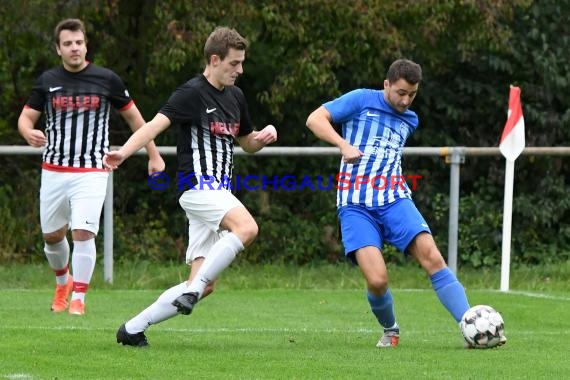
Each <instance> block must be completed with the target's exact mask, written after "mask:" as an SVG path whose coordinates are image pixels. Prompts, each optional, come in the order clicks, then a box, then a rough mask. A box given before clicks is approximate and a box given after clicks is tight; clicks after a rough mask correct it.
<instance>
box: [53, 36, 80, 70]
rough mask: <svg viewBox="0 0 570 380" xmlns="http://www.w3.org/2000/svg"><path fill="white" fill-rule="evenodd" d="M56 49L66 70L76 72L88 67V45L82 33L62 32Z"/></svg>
mask: <svg viewBox="0 0 570 380" xmlns="http://www.w3.org/2000/svg"><path fill="white" fill-rule="evenodd" d="M56 48H57V54H58V55H59V56H60V57H61V61H62V62H63V66H64V67H65V69H66V70H68V71H71V72H76V71H80V70H83V68H85V66H86V65H87V63H86V62H85V55H86V54H87V45H86V44H85V36H84V35H83V32H82V31H80V30H75V31H73V30H65V29H64V30H62V31H61V32H60V33H59V45H57V46H56Z"/></svg>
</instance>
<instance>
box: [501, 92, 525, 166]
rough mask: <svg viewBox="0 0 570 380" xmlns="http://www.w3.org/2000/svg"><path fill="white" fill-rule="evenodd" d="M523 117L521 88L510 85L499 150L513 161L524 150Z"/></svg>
mask: <svg viewBox="0 0 570 380" xmlns="http://www.w3.org/2000/svg"><path fill="white" fill-rule="evenodd" d="M524 146H525V141H524V117H523V113H522V107H521V89H520V88H519V87H514V86H511V92H510V95H509V112H508V114H507V123H506V124H505V129H504V130H503V135H502V136H501V142H500V144H499V150H500V151H501V153H502V154H503V156H505V158H506V159H507V160H509V161H514V160H516V158H517V157H518V156H519V155H520V154H521V153H522V151H523V150H524Z"/></svg>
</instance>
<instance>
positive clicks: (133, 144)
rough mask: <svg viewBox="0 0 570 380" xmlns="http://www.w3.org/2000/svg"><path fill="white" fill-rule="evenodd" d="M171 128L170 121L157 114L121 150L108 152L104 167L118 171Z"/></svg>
mask: <svg viewBox="0 0 570 380" xmlns="http://www.w3.org/2000/svg"><path fill="white" fill-rule="evenodd" d="M169 126H170V119H169V118H168V117H166V116H165V115H163V114H161V113H157V114H156V116H155V117H154V119H152V120H151V121H149V122H148V123H145V124H143V126H142V127H140V128H139V129H138V130H137V131H136V132H135V133H133V135H132V136H131V137H130V138H129V139H128V140H127V142H126V143H125V145H123V146H122V147H121V148H120V149H119V150H114V151H109V152H107V154H105V157H103V165H105V167H106V168H107V169H109V170H115V169H117V168H118V167H119V165H120V164H121V163H122V162H123V161H125V160H126V159H127V158H129V157H130V156H131V155H132V154H133V153H135V152H137V151H138V150H139V149H141V148H142V147H143V146H145V145H147V144H148V143H149V142H151V141H152V140H153V139H154V138H155V137H156V136H158V135H159V134H160V133H161V132H162V131H164V130H165V129H166V128H168V127H169Z"/></svg>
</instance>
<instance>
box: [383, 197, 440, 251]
mask: <svg viewBox="0 0 570 380" xmlns="http://www.w3.org/2000/svg"><path fill="white" fill-rule="evenodd" d="M379 218H380V221H381V224H382V226H383V229H384V238H385V239H386V241H387V242H389V243H390V244H392V245H394V246H395V247H396V248H398V249H399V250H400V251H402V252H406V253H409V252H407V249H408V247H409V245H410V243H411V242H412V241H413V240H414V238H415V237H416V236H417V235H418V234H420V233H422V232H427V233H428V234H431V231H430V229H429V226H428V224H427V222H426V221H425V219H424V217H423V216H422V214H421V213H420V212H419V210H418V209H417V207H416V205H415V204H414V202H413V201H412V200H411V199H408V198H403V199H400V200H397V201H396V202H394V203H390V204H389V205H387V206H386V207H384V208H383V209H382V210H381V212H380V213H379Z"/></svg>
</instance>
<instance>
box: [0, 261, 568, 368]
mask: <svg viewBox="0 0 570 380" xmlns="http://www.w3.org/2000/svg"><path fill="white" fill-rule="evenodd" d="M561 268H562V269H564V266H562V267H561V266H558V267H553V268H534V271H533V270H532V268H528V270H526V269H525V270H523V269H524V268H519V270H518V271H513V273H512V274H511V279H512V282H511V284H513V283H514V284H518V282H519V281H520V283H521V284H524V285H525V286H524V287H519V288H518V289H515V290H513V291H511V292H499V291H497V290H494V289H495V288H497V287H498V283H499V278H498V277H497V278H495V277H496V276H495V275H494V274H493V273H488V274H485V273H477V272H467V271H464V272H463V273H462V272H461V271H460V278H462V279H463V282H464V283H465V285H466V287H467V291H468V296H469V298H470V301H471V304H478V303H485V304H491V305H493V306H494V307H495V308H496V309H498V310H499V311H500V312H501V313H502V315H503V317H504V319H505V323H506V334H507V336H508V339H509V340H508V343H507V344H506V345H505V346H504V347H501V348H498V349H493V350H466V349H464V348H463V343H462V338H461V336H460V333H459V331H458V328H457V326H456V324H455V323H454V321H453V320H452V318H451V317H450V316H449V315H448V314H447V312H446V311H445V310H444V309H443V307H442V306H441V305H440V304H439V302H438V300H437V298H436V296H435V294H434V293H433V291H431V290H429V283H428V281H427V280H426V278H425V276H424V275H422V273H421V271H420V270H419V269H418V268H416V267H415V266H406V267H399V268H390V271H391V274H392V276H391V279H392V282H393V286H392V291H393V293H394V297H395V301H396V313H397V316H398V320H399V323H400V325H401V328H402V336H401V340H400V345H399V346H398V347H397V348H396V349H382V350H380V349H376V348H375V347H374V345H375V344H376V341H377V339H378V337H379V335H380V331H379V328H378V326H377V324H376V323H375V321H374V318H373V317H372V315H371V313H370V311H369V309H368V305H367V303H366V300H365V297H364V291H363V290H362V286H363V284H362V280H361V278H360V274H359V273H358V271H357V270H356V269H355V268H352V267H350V266H348V265H346V266H345V265H340V266H320V267H311V268H289V267H283V266H280V267H272V266H264V267H259V266H257V267H256V266H247V265H235V266H232V267H230V268H229V269H228V270H227V272H226V273H224V277H223V278H222V280H221V282H220V286H219V288H218V290H217V291H216V293H215V294H214V295H213V296H212V297H208V298H206V299H204V300H203V301H201V303H200V304H199V306H198V308H196V310H195V311H194V313H193V314H192V315H191V316H177V317H175V318H172V319H170V320H168V321H165V322H163V323H161V324H158V325H155V326H152V327H151V328H150V329H149V330H148V332H147V336H148V339H149V342H150V344H151V347H150V348H148V349H134V348H132V347H123V346H120V345H118V344H117V343H116V342H115V332H116V330H117V328H118V327H119V325H120V324H121V323H123V322H124V321H126V320H127V319H129V318H130V317H132V316H133V315H135V314H136V313H138V312H139V311H140V310H142V308H144V307H146V306H147V305H149V304H150V303H151V302H153V301H154V300H155V299H156V297H157V296H158V295H160V293H161V292H162V290H163V289H164V288H166V287H168V286H170V285H172V284H175V283H176V282H177V281H178V280H181V279H183V278H184V277H185V276H186V271H185V268H184V267H183V266H176V265H172V266H166V267H164V266H160V265H150V264H145V263H139V264H138V265H135V266H132V267H128V266H117V268H116V270H115V282H114V284H112V285H111V284H106V283H104V282H103V281H102V279H101V278H100V277H101V273H102V271H101V268H98V269H97V273H96V276H95V281H94V282H93V285H92V289H91V290H90V292H89V294H88V296H87V314H86V315H85V316H83V317H77V316H70V315H69V314H67V313H63V314H53V313H51V312H50V311H49V304H50V301H51V296H52V291H53V289H52V288H53V278H52V277H51V274H50V273H49V270H47V264H46V265H27V266H20V265H18V266H8V267H6V266H5V267H2V268H0V289H2V290H0V321H1V323H0V379H183V378H185V379H187V378H202V379H371V378H386V379H561V378H564V377H567V376H568V373H570V364H568V360H567V353H568V340H569V339H570V328H569V326H568V310H569V308H570V287H566V288H565V287H564V285H565V284H567V282H566V281H568V280H567V278H568V277H569V276H568V275H564V276H563V277H560V278H559V277H558V276H557V275H558V274H563V273H562V271H561V270H562V269H561ZM566 273H569V272H566ZM553 275H554V277H552V276H553ZM487 276H488V278H487V279H486V280H481V278H482V277H483V278H486V277H487ZM548 276H550V277H549V278H550V280H549V281H548V282H545V280H544V279H545V278H546V277H548ZM178 277H180V278H178ZM519 277H520V278H519ZM523 277H524V278H525V279H526V281H524V279H523ZM481 281H483V282H481ZM529 284H530V285H533V284H534V285H535V286H534V287H531V286H530V285H529ZM486 285H487V286H486ZM545 287H546V288H547V289H545ZM511 288H513V286H511Z"/></svg>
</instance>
